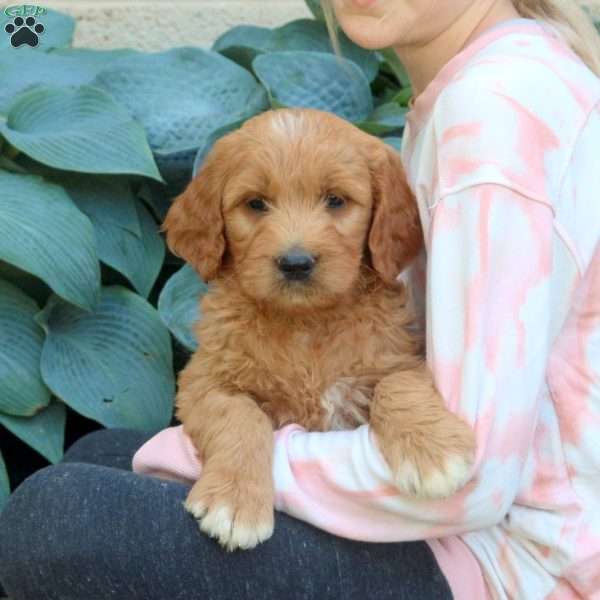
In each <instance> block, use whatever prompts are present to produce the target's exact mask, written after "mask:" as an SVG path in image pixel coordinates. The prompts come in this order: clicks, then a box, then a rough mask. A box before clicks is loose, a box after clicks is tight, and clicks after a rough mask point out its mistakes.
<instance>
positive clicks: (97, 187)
mask: <svg viewBox="0 0 600 600" xmlns="http://www.w3.org/2000/svg"><path fill="white" fill-rule="evenodd" d="M63 187H64V188H65V190H66V192H67V193H68V194H69V196H71V198H72V199H73V201H74V202H75V204H76V205H77V206H78V208H79V209H80V210H81V212H83V213H84V214H85V215H86V216H87V217H88V218H89V219H90V221H91V222H92V225H93V226H94V232H95V234H96V244H97V249H98V258H99V259H100V260H101V261H102V262H103V263H104V264H107V265H108V266H110V267H112V268H113V269H115V270H116V271H118V272H119V273H121V274H122V275H124V276H125V277H126V278H127V279H128V280H129V281H130V282H131V283H132V284H133V286H134V287H135V289H136V290H137V291H138V292H139V293H140V294H141V295H142V296H144V298H147V297H148V294H149V293H150V290H151V289H152V286H153V285H154V282H155V281H156V278H157V276H158V273H159V271H160V268H161V266H162V263H163V260H164V258H165V245H164V242H163V240H162V238H161V237H160V234H159V232H158V225H157V224H156V222H155V221H154V219H153V218H152V216H151V215H150V213H149V212H148V210H147V209H146V207H145V206H144V205H143V204H142V203H141V202H140V201H139V200H137V199H136V197H135V195H134V194H133V191H132V190H131V185H130V182H129V181H127V180H126V179H125V178H123V177H100V176H91V175H87V176H85V175H78V174H71V173H69V176H68V177H65V178H64V183H63Z"/></svg>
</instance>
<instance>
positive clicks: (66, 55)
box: [0, 46, 135, 113]
mask: <svg viewBox="0 0 600 600" xmlns="http://www.w3.org/2000/svg"><path fill="white" fill-rule="evenodd" d="M132 53H135V51H133V50H92V49H87V48H57V49H52V50H50V51H48V52H39V51H37V50H34V49H33V48H30V47H29V46H25V47H21V48H19V50H18V52H17V53H15V49H14V48H11V49H9V50H0V81H1V82H2V85H1V86H0V113H6V112H7V111H8V107H9V105H10V103H11V102H12V99H14V98H15V96H17V94H19V93H20V92H23V91H25V90H26V89H28V88H30V87H33V86H36V85H46V84H51V85H60V86H68V85H83V84H86V83H89V82H90V81H91V80H92V79H93V78H94V77H95V76H96V73H98V71H100V70H101V69H103V68H105V67H106V66H107V65H108V64H110V63H111V62H112V61H113V60H115V59H118V58H121V57H122V56H126V55H129V54H132Z"/></svg>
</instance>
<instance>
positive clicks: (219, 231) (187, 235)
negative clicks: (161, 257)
mask: <svg viewBox="0 0 600 600" xmlns="http://www.w3.org/2000/svg"><path fill="white" fill-rule="evenodd" d="M226 138H228V136H225V137H223V138H221V139H219V140H218V141H217V142H216V143H215V145H214V146H213V148H212V150H211V151H210V153H209V155H208V157H207V158H206V160H205V161H204V164H203V165H202V168H201V169H200V171H199V172H198V174H197V175H196V177H195V178H194V179H193V180H192V181H191V182H190V184H189V185H188V186H187V188H186V189H185V191H184V192H183V193H182V194H180V195H179V196H177V198H175V200H174V201H173V204H172V205H171V208H170V209H169V211H168V213H167V216H166V218H165V221H164V223H163V224H162V227H161V229H162V231H165V232H166V234H167V245H168V246H169V249H170V250H171V252H173V254H175V255H177V256H180V257H181V258H183V259H184V260H186V261H187V262H189V263H190V264H191V265H192V266H193V267H194V269H195V270H196V271H197V272H198V273H199V274H200V276H201V277H202V279H203V280H204V281H210V280H211V279H214V278H215V277H216V275H217V273H218V271H219V268H220V266H221V261H222V258H223V254H224V252H225V234H224V221H223V213H222V206H221V202H222V195H223V188H224V186H225V181H226V180H227V177H228V171H229V166H230V165H231V163H232V162H233V160H232V159H233V156H232V155H231V154H230V153H231V152H232V151H233V148H232V145H231V143H230V140H228V139H226Z"/></svg>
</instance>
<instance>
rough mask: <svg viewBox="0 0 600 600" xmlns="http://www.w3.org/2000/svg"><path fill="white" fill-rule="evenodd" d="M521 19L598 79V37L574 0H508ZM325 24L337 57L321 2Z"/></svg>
mask: <svg viewBox="0 0 600 600" xmlns="http://www.w3.org/2000/svg"><path fill="white" fill-rule="evenodd" d="M512 2H513V4H514V5H515V8H516V9H517V11H518V13H519V14H520V15H521V16H522V17H528V18H531V19H539V20H541V21H545V22H546V23H548V24H549V25H551V26H552V27H553V28H554V29H556V31H557V32H558V33H559V34H560V35H562V37H563V38H564V39H565V40H566V42H567V43H568V44H569V46H571V48H572V49H573V51H574V52H575V53H576V54H577V55H578V56H579V57H580V58H581V60H583V62H584V63H585V64H586V65H587V66H588V67H589V68H590V69H591V70H592V71H593V72H594V73H595V74H596V75H597V76H598V77H600V36H599V35H598V32H597V31H596V28H595V27H594V25H593V23H592V20H591V19H590V17H589V16H588V14H587V13H586V12H585V10H584V9H583V8H582V7H581V6H580V3H579V2H578V1H577V0H512ZM322 7H323V13H324V14H325V22H326V23H327V29H328V31H329V36H330V38H331V43H332V45H333V48H334V50H335V52H336V54H338V55H341V51H340V44H339V38H338V33H337V28H338V24H337V21H336V18H335V13H334V11H333V4H332V1H331V0H322Z"/></svg>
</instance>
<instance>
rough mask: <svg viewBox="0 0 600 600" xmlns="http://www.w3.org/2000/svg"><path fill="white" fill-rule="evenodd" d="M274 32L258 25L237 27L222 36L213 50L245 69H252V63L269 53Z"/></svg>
mask: <svg viewBox="0 0 600 600" xmlns="http://www.w3.org/2000/svg"><path fill="white" fill-rule="evenodd" d="M272 38H273V30H272V29H270V28H269V27H258V26H257V25H237V26H236V27H232V28H231V29H228V30H227V31H226V32H225V33H223V34H222V35H220V36H219V37H218V38H217V39H216V40H215V42H214V43H213V45H212V48H211V50H213V51H214V52H219V53H220V54H222V55H223V56H226V57H227V58H229V59H230V60H232V61H233V62H235V63H237V64H238V65H241V66H242V67H244V68H245V69H248V70H251V69H252V61H253V60H254V58H255V57H256V56H258V55H259V54H262V53H263V52H269V50H270V43H271V39H272Z"/></svg>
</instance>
